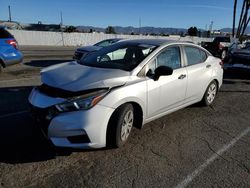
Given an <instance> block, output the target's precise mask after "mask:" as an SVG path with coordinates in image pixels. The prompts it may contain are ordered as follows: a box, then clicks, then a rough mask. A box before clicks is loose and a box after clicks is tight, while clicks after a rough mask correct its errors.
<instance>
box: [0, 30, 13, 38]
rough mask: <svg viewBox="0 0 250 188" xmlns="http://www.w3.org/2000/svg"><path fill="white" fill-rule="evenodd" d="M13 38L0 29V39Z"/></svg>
mask: <svg viewBox="0 0 250 188" xmlns="http://www.w3.org/2000/svg"><path fill="white" fill-rule="evenodd" d="M6 38H13V36H12V35H11V34H10V33H9V32H8V31H6V30H5V29H0V39H6Z"/></svg>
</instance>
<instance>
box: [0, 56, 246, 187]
mask: <svg viewBox="0 0 250 188" xmlns="http://www.w3.org/2000/svg"><path fill="white" fill-rule="evenodd" d="M41 56H42V55H41ZM41 56H40V57H34V56H32V57H28V56H27V57H26V59H25V60H24V63H23V64H22V65H15V66H13V67H9V68H8V69H6V70H4V72H3V73H2V74H1V75H0V78H1V79H0V105H1V108H0V148H1V154H0V187H61V186H66V187H178V186H179V187H186V186H187V187H250V72H249V71H243V70H241V72H236V71H235V70H227V71H226V74H225V80H224V85H223V87H222V89H221V91H220V92H219V94H218V96H217V99H216V101H215V103H214V104H213V106H212V107H200V106H198V105H194V106H191V107H188V108H185V109H183V110H180V111H178V112H175V113H173V114H170V115H168V116H165V117H163V118H161V119H159V120H156V121H154V122H151V123H149V124H147V125H145V127H144V128H143V129H142V130H137V129H134V130H133V133H132V135H131V137H130V139H129V142H128V143H127V144H126V145H125V146H124V147H122V148H120V149H109V150H106V149H102V150H94V151H91V150H88V151H80V150H62V149H56V148H54V147H53V146H52V145H51V144H50V142H49V141H47V140H46V139H44V138H43V137H42V135H41V134H40V132H39V131H37V129H36V127H35V123H34V121H33V120H32V118H31V116H30V113H29V112H28V101H27V97H28V95H29V92H30V90H31V89H32V87H33V86H35V85H39V84H40V79H39V70H40V69H41V68H42V67H46V66H49V65H51V64H57V63H62V62H64V61H66V60H68V59H70V56H66V55H65V56H64V57H60V58H59V57H55V56H53V57H48V56H46V58H42V57H41Z"/></svg>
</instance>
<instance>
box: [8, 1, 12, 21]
mask: <svg viewBox="0 0 250 188" xmlns="http://www.w3.org/2000/svg"><path fill="white" fill-rule="evenodd" d="M8 9H9V22H11V21H12V20H11V9H10V5H9V6H8Z"/></svg>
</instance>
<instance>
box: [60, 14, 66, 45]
mask: <svg viewBox="0 0 250 188" xmlns="http://www.w3.org/2000/svg"><path fill="white" fill-rule="evenodd" d="M60 17H61V24H60V29H61V35H62V43H63V46H64V45H65V44H64V37H63V16H62V11H61V12H60Z"/></svg>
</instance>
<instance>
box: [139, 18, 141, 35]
mask: <svg viewBox="0 0 250 188" xmlns="http://www.w3.org/2000/svg"><path fill="white" fill-rule="evenodd" d="M140 34H141V17H140V18H139V35H140Z"/></svg>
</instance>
